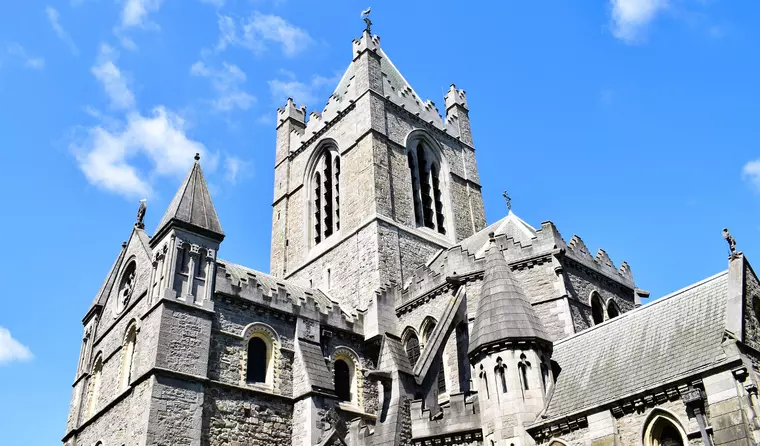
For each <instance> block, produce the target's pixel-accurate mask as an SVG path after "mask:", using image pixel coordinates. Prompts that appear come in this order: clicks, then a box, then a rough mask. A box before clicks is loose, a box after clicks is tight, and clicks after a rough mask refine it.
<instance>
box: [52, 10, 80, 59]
mask: <svg viewBox="0 0 760 446" xmlns="http://www.w3.org/2000/svg"><path fill="white" fill-rule="evenodd" d="M45 14H46V15H47V18H48V21H49V22H50V26H52V27H53V31H55V34H56V35H57V36H58V38H59V39H61V40H62V41H63V43H65V44H66V45H67V46H68V47H69V49H70V50H71V53H72V54H74V55H78V54H79V48H77V46H76V45H75V44H74V41H73V40H72V39H71V36H70V35H69V33H67V32H66V30H65V29H63V25H61V19H60V16H59V15H58V11H57V10H56V9H55V8H53V7H52V6H48V7H47V8H45Z"/></svg>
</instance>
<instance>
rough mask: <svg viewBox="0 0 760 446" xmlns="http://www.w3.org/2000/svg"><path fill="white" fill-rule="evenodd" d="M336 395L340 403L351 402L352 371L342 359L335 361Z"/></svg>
mask: <svg viewBox="0 0 760 446" xmlns="http://www.w3.org/2000/svg"><path fill="white" fill-rule="evenodd" d="M335 393H336V394H337V395H338V399H339V400H340V401H351V369H350V368H349V367H348V363H346V361H344V360H342V359H338V360H337V361H335Z"/></svg>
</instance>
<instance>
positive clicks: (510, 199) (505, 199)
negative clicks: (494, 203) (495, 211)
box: [501, 191, 512, 211]
mask: <svg viewBox="0 0 760 446" xmlns="http://www.w3.org/2000/svg"><path fill="white" fill-rule="evenodd" d="M501 196H502V197H504V201H506V202H507V210H508V211H511V210H512V197H510V196H509V194H508V193H507V191H504V193H503V194H501Z"/></svg>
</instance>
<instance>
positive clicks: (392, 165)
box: [271, 31, 485, 309]
mask: <svg viewBox="0 0 760 446" xmlns="http://www.w3.org/2000/svg"><path fill="white" fill-rule="evenodd" d="M445 104H446V114H445V118H443V119H442V118H441V116H440V114H439V111H438V109H437V108H436V106H435V104H434V103H433V102H431V101H425V102H423V100H422V99H421V98H420V97H419V96H418V95H417V94H416V93H415V92H414V90H413V89H412V87H411V86H410V85H409V83H408V82H407V81H406V80H405V79H404V77H403V76H402V75H401V73H399V71H398V70H397V69H396V67H395V66H394V65H393V63H392V62H391V60H390V59H389V58H388V56H387V55H386V54H385V53H384V52H383V50H382V49H381V48H380V38H379V37H378V36H375V35H372V34H370V32H369V31H364V33H363V35H362V36H361V38H359V39H358V40H354V42H353V60H352V62H351V64H350V65H349V66H348V69H347V70H346V72H345V74H344V75H343V77H342V79H341V80H340V82H339V84H338V87H337V88H336V89H335V92H334V93H333V94H332V95H331V96H330V98H329V101H328V103H327V106H326V107H325V108H324V110H323V111H322V112H321V113H319V112H312V113H311V114H310V115H309V116H308V117H307V116H306V108H305V107H303V106H302V107H300V108H298V107H296V105H295V103H294V102H293V100H291V99H289V100H288V102H287V104H286V105H285V107H284V108H281V109H279V110H278V119H277V149H276V150H277V152H276V157H275V175H274V178H275V180H274V202H273V205H272V206H273V216H272V248H271V249H272V253H271V271H272V274H274V275H276V276H277V277H281V278H284V279H295V280H299V281H301V282H302V283H309V284H311V285H312V286H314V287H320V288H322V289H324V290H326V291H328V292H329V294H330V295H331V296H332V297H333V298H335V299H337V300H338V301H339V302H341V303H342V304H345V305H346V306H347V307H348V308H353V309H366V307H367V304H368V302H367V301H366V299H365V298H366V296H371V295H372V292H373V291H374V290H376V289H377V288H378V287H380V286H381V285H383V284H385V283H388V282H389V281H394V282H396V283H399V284H400V283H403V282H404V281H406V280H407V279H408V278H409V277H411V275H412V274H413V272H414V271H415V270H416V269H417V268H418V267H420V266H422V265H424V263H425V262H426V261H427V260H428V259H429V258H430V257H431V256H432V255H433V254H434V253H435V252H437V251H438V250H440V249H442V248H448V247H450V246H452V245H453V244H455V243H456V242H459V241H460V240H462V239H464V238H466V237H469V236H471V235H472V234H474V233H475V232H477V231H479V230H480V229H482V228H483V227H484V226H485V215H484V209H483V200H482V197H481V192H480V181H479V178H478V169H477V164H476V162H475V150H474V147H473V141H472V134H471V132H470V121H469V117H468V109H467V100H466V97H465V94H464V91H462V90H457V89H456V87H454V85H452V86H451V88H450V90H449V92H448V93H447V94H446V97H445Z"/></svg>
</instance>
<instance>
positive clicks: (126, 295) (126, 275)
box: [116, 260, 137, 314]
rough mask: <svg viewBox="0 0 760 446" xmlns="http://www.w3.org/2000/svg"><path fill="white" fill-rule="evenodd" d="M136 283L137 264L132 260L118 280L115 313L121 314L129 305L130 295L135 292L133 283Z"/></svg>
mask: <svg viewBox="0 0 760 446" xmlns="http://www.w3.org/2000/svg"><path fill="white" fill-rule="evenodd" d="M136 282H137V263H135V261H134V260H132V261H130V262H129V263H128V264H127V266H126V268H124V271H122V273H121V278H120V280H119V297H118V300H117V301H116V313H117V314H118V313H121V312H122V311H124V309H125V308H126V307H127V305H129V300H130V299H131V298H132V293H133V292H134V290H135V283H136Z"/></svg>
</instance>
